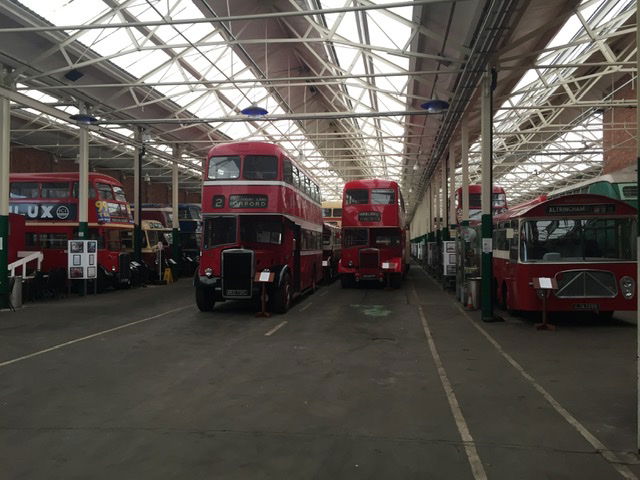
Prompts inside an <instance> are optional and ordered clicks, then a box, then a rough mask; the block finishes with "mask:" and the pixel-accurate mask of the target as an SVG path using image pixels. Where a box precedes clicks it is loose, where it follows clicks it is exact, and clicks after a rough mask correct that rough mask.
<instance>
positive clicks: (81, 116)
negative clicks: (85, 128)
mask: <svg viewBox="0 0 640 480" xmlns="http://www.w3.org/2000/svg"><path fill="white" fill-rule="evenodd" d="M69 119H70V120H73V121H74V122H76V123H81V124H83V125H93V124H94V123H98V119H97V118H96V117H94V116H93V115H89V114H87V113H78V114H76V115H71V116H70V117H69Z"/></svg>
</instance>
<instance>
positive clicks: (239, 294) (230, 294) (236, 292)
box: [227, 290, 249, 297]
mask: <svg viewBox="0 0 640 480" xmlns="http://www.w3.org/2000/svg"><path fill="white" fill-rule="evenodd" d="M248 295H249V292H248V291H247V290H227V296H228V297H246V296H248Z"/></svg>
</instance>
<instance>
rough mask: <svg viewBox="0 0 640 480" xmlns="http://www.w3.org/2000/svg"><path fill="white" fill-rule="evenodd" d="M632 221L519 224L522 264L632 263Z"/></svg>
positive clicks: (532, 222)
mask: <svg viewBox="0 0 640 480" xmlns="http://www.w3.org/2000/svg"><path fill="white" fill-rule="evenodd" d="M635 237H636V222H635V220H634V219H630V218H592V219H584V220H583V219H557V220H531V221H526V222H524V223H523V225H522V235H521V248H520V258H521V260H522V261H524V262H592V261H611V260H627V261H635V259H636V255H637V252H636V246H635V242H633V241H631V240H630V239H633V238H635Z"/></svg>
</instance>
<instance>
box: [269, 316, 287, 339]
mask: <svg viewBox="0 0 640 480" xmlns="http://www.w3.org/2000/svg"><path fill="white" fill-rule="evenodd" d="M287 323H289V322H287V321H286V320H285V321H284V322H280V323H279V324H278V325H276V326H275V327H273V328H272V329H271V330H269V331H268V332H267V333H265V334H264V336H265V337H270V336H271V335H273V334H274V333H276V332H277V331H278V330H280V329H281V328H282V327H284V326H285V325H286V324H287Z"/></svg>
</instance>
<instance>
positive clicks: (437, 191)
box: [433, 175, 442, 244]
mask: <svg viewBox="0 0 640 480" xmlns="http://www.w3.org/2000/svg"><path fill="white" fill-rule="evenodd" d="M437 179H438V177H437V175H435V179H434V181H433V185H434V186H435V187H436V188H435V189H434V190H435V198H436V215H435V224H436V239H435V241H436V242H438V244H440V241H441V240H442V237H441V233H442V232H440V220H441V219H442V216H441V212H440V187H439V186H438V180H437Z"/></svg>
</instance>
